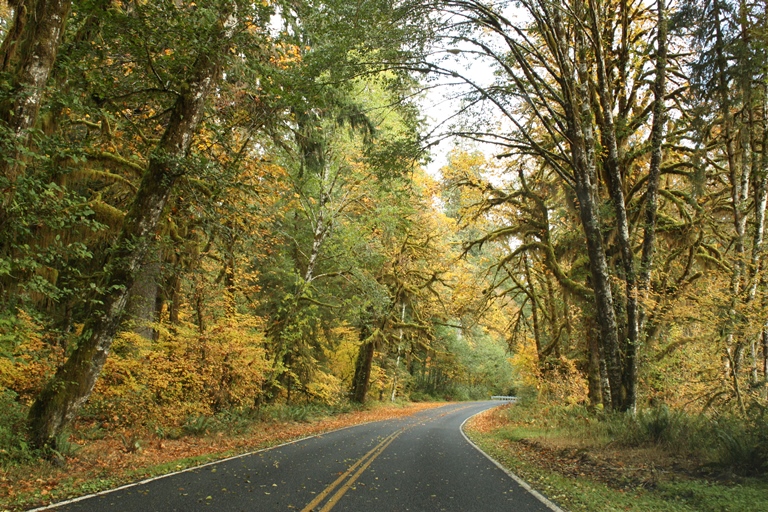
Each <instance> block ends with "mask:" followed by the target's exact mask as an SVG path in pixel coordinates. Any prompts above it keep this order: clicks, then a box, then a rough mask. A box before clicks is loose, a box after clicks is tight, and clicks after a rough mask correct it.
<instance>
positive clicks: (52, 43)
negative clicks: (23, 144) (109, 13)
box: [0, 0, 72, 173]
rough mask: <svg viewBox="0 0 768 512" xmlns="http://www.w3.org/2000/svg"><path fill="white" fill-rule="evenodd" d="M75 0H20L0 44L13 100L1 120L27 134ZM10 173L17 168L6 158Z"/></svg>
mask: <svg viewBox="0 0 768 512" xmlns="http://www.w3.org/2000/svg"><path fill="white" fill-rule="evenodd" d="M71 4H72V2H71V0H19V1H18V2H16V5H15V6H14V17H13V24H12V25H11V28H10V30H9V31H8V33H7V34H6V37H5V39H4V40H3V44H2V46H0V72H2V73H8V75H9V78H10V80H11V83H10V86H11V95H10V98H9V100H7V101H6V102H4V103H3V104H2V105H0V122H2V123H3V124H4V125H5V126H7V127H8V128H9V129H10V131H11V133H12V135H14V136H16V137H18V138H25V137H26V131H27V130H29V129H30V128H32V127H33V126H34V125H35V122H36V121H37V115H38V113H39V111H40V105H41V104H42V99H43V89H44V88H45V85H46V83H48V77H49V76H50V75H51V70H52V69H53V65H54V63H55V61H56V54H57V53H58V50H59V46H60V44H61V39H62V34H63V33H64V27H65V25H66V22H67V18H68V16H69V10H70V7H71ZM2 162H3V163H2V165H3V167H4V169H3V170H4V171H5V172H6V173H8V172H10V171H12V170H14V169H16V168H17V166H16V164H15V163H14V162H10V163H9V162H8V158H7V156H6V158H5V159H3V160H2Z"/></svg>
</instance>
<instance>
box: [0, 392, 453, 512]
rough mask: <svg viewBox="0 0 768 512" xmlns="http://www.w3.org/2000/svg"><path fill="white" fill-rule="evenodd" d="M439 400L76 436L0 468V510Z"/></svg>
mask: <svg viewBox="0 0 768 512" xmlns="http://www.w3.org/2000/svg"><path fill="white" fill-rule="evenodd" d="M441 405H445V404H444V403H410V404H405V405H392V406H384V405H381V406H376V407H374V408H370V409H365V410H360V411H353V412H346V413H342V414H338V415H333V416H329V417H324V418H319V419H315V420H310V421H304V422H295V421H289V422H275V421H270V422H256V423H254V424H252V425H251V426H249V427H248V428H245V429H242V430H241V431H237V432H225V431H219V432H215V433H207V432H203V433H202V435H199V436H191V435H186V436H184V437H180V438H179V439H162V438H159V437H157V436H155V435H149V434H147V435H145V436H141V435H138V434H135V433H134V434H129V433H120V434H115V433H108V434H107V435H105V436H104V437H103V438H102V439H85V438H84V437H82V436H78V435H75V436H73V439H72V446H71V447H70V449H69V450H68V451H69V452H71V455H70V456H67V457H66V458H65V460H62V461H59V462H56V461H53V462H47V461H34V462H31V463H29V464H23V465H16V466H12V467H7V468H2V469H0V511H2V512H10V511H17V510H26V509H30V508H33V507H38V506H44V505H46V504H49V503H54V502H58V501H62V500H66V499H68V498H72V497H75V496H81V495H85V494H90V493H94V492H98V491H102V490H105V489H110V488H114V487H117V486H120V485H123V484H127V483H130V482H135V481H138V480H142V479H144V478H149V477H153V476H157V475H161V474H165V473H170V472H173V471H178V470H181V469H185V468H188V467H192V466H196V465H199V464H202V463H205V462H209V461H212V460H217V459H223V458H226V457H230V456H234V455H237V454H241V453H247V452H250V451H255V450H259V449H263V448H267V447H270V446H275V445H278V444H281V443H285V442H289V441H292V440H295V439H300V438H303V437H307V436H312V435H317V434H321V433H323V432H328V431H331V430H336V429H339V428H343V427H348V426H352V425H358V424H361V423H367V422H370V421H379V420H385V419H391V418H398V417H402V416H407V415H411V414H414V413H416V412H418V411H422V410H424V409H427V408H432V407H439V406H441ZM83 430H84V429H82V428H81V429H79V431H83ZM203 430H204V429H203Z"/></svg>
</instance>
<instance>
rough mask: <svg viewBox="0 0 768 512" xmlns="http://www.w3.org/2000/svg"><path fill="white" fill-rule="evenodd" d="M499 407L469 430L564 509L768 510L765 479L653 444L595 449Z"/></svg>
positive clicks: (475, 420)
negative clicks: (515, 418) (533, 426)
mask: <svg viewBox="0 0 768 512" xmlns="http://www.w3.org/2000/svg"><path fill="white" fill-rule="evenodd" d="M507 407H509V406H507ZM512 407H514V406H512ZM504 409H505V407H498V408H495V409H491V410H489V411H486V412H484V413H481V414H480V415H478V416H476V417H474V418H473V419H472V420H470V422H468V424H467V427H466V430H467V434H468V435H469V436H470V438H471V439H472V440H473V441H475V443H477V444H478V445H479V446H480V447H481V448H482V449H483V450H485V451H486V453H488V454H489V455H491V456H492V457H494V458H495V459H496V460H497V461H500V462H501V463H502V464H503V465H504V466H505V467H507V468H508V469H509V470H511V471H512V472H513V473H515V474H517V475H518V476H519V477H521V478H522V479H523V480H525V481H526V482H528V483H529V484H530V485H531V486H532V487H533V488H534V489H536V490H538V491H539V492H541V493H542V494H544V495H545V496H547V497H548V498H550V499H552V500H553V501H554V502H556V503H557V504H558V505H560V506H561V507H562V508H564V509H565V510H568V511H571V512H576V511H589V512H597V511H618V510H629V511H665V512H673V511H674V512H676V511H680V512H688V511H697V512H709V511H718V512H719V511H730V512H740V511H743V512H753V511H756V510H768V482H766V480H765V479H757V478H744V477H738V476H736V475H734V474H732V473H730V474H729V473H724V472H722V471H716V470H714V469H713V468H712V467H709V466H707V465H706V464H705V463H704V462H703V461H700V460H696V459H693V458H690V457H686V456H683V455H674V454H671V453H668V452H666V451H664V450H662V449H661V448H659V447H648V448H624V447H618V446H614V445H611V444H608V445H606V446H601V445H598V444H594V443H587V442H585V441H584V440H583V439H579V438H578V437H571V436H568V435H567V433H562V432H559V433H551V434H542V432H537V431H532V430H531V429H530V428H529V427H526V425H525V424H524V422H521V423H520V424H515V422H512V421H510V419H509V418H508V416H507V415H506V414H505V411H504Z"/></svg>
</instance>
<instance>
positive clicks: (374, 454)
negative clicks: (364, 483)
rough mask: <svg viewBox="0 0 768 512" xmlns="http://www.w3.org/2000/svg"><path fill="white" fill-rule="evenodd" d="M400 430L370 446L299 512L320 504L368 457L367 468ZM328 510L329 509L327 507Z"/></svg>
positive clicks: (310, 510) (304, 511) (309, 510)
mask: <svg viewBox="0 0 768 512" xmlns="http://www.w3.org/2000/svg"><path fill="white" fill-rule="evenodd" d="M401 432H402V430H400V431H397V432H393V433H392V434H390V435H388V436H387V437H385V438H384V439H383V440H382V441H381V442H380V443H379V444H377V445H376V446H374V447H373V448H372V449H371V450H370V451H369V452H368V453H366V454H365V455H363V456H362V457H361V458H360V459H359V460H358V461H357V462H355V463H354V464H352V465H351V466H350V467H349V469H347V470H346V471H345V472H344V473H342V474H341V476H340V477H339V478H337V479H336V480H334V481H333V483H331V484H330V485H329V486H328V487H326V488H325V489H324V490H323V492H321V493H320V494H318V495H317V496H316V497H315V499H313V500H312V501H310V502H309V504H308V505H307V506H306V507H304V508H303V509H301V512H312V511H313V510H314V509H315V507H316V506H317V505H318V504H320V502H322V501H323V500H324V499H325V498H326V496H328V495H329V494H330V493H331V492H333V490H334V489H335V488H336V487H337V486H338V485H339V484H340V483H341V482H343V481H344V479H345V478H347V477H348V476H349V475H350V474H351V473H352V472H353V471H354V470H355V469H357V468H358V467H359V466H360V465H361V464H363V463H364V462H365V461H366V460H368V459H370V460H369V462H368V464H366V465H365V467H364V468H363V471H365V468H367V467H368V465H370V461H372V460H373V459H375V458H376V457H378V456H379V454H380V453H381V452H382V451H383V450H384V448H386V447H387V446H389V443H391V442H392V441H393V440H394V439H395V438H396V437H397V436H399V435H400V433H401ZM360 473H362V471H360V472H358V473H357V474H356V475H355V477H354V478H355V479H357V477H358V476H360ZM353 481H354V480H353ZM344 492H346V491H344ZM339 498H341V496H339ZM336 501H338V499H337V500H336ZM323 510H326V508H323ZM328 510H330V509H328Z"/></svg>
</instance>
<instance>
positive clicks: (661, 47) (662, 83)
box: [639, 0, 667, 329]
mask: <svg viewBox="0 0 768 512" xmlns="http://www.w3.org/2000/svg"><path fill="white" fill-rule="evenodd" d="M656 16H657V20H656V27H657V28H656V32H657V34H656V77H655V78H654V81H653V120H652V121H651V163H650V167H649V169H648V185H647V188H646V193H645V226H644V229H643V252H642V256H641V259H640V280H639V281H640V282H639V290H640V292H641V293H642V294H644V295H646V294H647V293H648V292H649V291H650V288H651V270H652V268H653V254H654V251H655V250H656V217H657V207H658V197H659V178H660V176H661V161H662V153H661V144H662V142H663V141H664V122H665V120H666V106H665V104H664V95H665V94H666V80H667V17H666V6H665V4H664V0H657V14H656ZM640 317H641V320H640V328H641V329H642V324H643V323H644V318H645V315H644V314H643V313H642V308H641V315H640Z"/></svg>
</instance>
